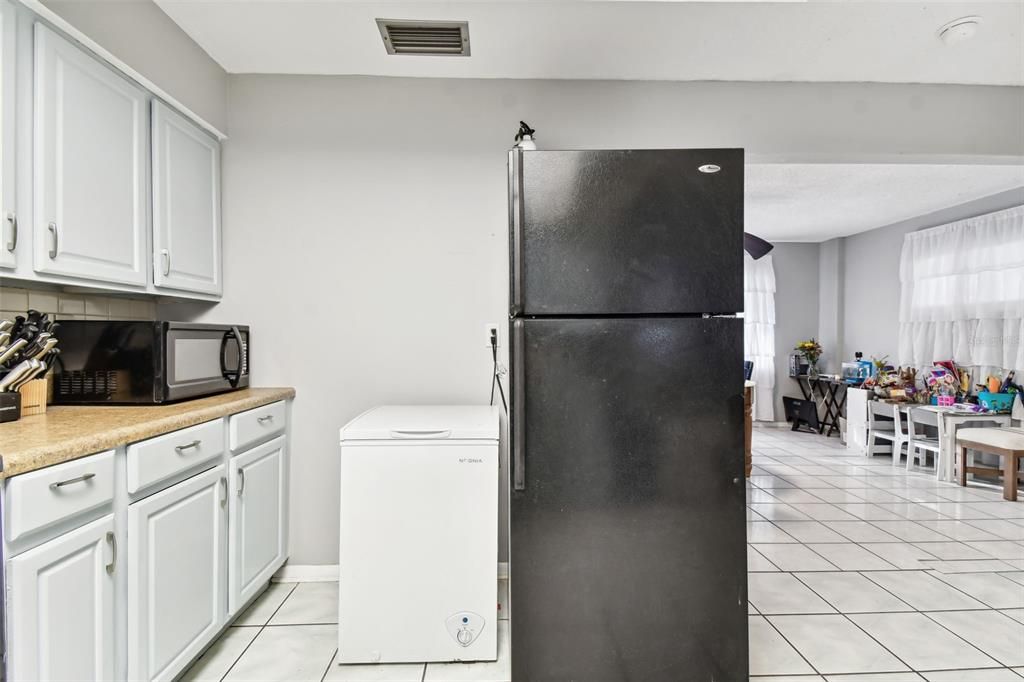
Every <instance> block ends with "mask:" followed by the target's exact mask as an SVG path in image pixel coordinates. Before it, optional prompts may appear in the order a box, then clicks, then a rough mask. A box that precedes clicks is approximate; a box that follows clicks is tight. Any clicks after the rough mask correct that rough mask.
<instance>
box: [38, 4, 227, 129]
mask: <svg viewBox="0 0 1024 682" xmlns="http://www.w3.org/2000/svg"><path fill="white" fill-rule="evenodd" d="M42 2H43V4H45V5H46V6H47V7H49V8H50V9H51V10H53V11H54V12H56V13H57V14H59V15H60V16H61V17H62V18H63V19H64V20H65V21H67V22H68V23H70V24H71V25H72V26H74V27H75V28H77V29H78V30H80V31H81V32H82V33H84V34H86V35H87V36H89V37H90V38H92V39H93V40H95V41H96V42H97V43H99V44H100V45H102V46H103V47H104V48H106V49H107V50H109V51H110V52H111V53H113V54H114V55H116V56H117V57H118V58H119V59H121V60H122V61H124V62H125V63H126V64H128V65H129V66H131V67H132V68H133V69H135V70H136V71H138V72H139V73H141V74H142V75H143V76H145V77H146V78H148V79H150V80H151V81H153V82H154V83H156V84H157V85H159V86H160V87H161V88H163V89H164V90H166V91H167V92H168V93H170V94H171V95H172V96H173V97H175V98H177V99H178V100H179V101H180V102H181V103H182V104H184V105H185V106H187V107H189V108H190V109H192V111H194V112H195V113H196V114H198V115H199V116H201V117H203V118H204V119H206V121H207V122H209V123H210V124H211V125H213V126H214V127H216V128H218V129H219V130H220V131H221V132H224V133H226V132H227V118H228V116H227V73H225V71H224V69H222V68H221V67H220V65H219V64H217V62H215V61H214V60H213V59H211V58H210V56H209V55H208V54H206V52H205V51H204V50H203V49H202V48H201V47H199V45H197V44H196V43H195V41H193V40H192V38H190V37H189V36H188V34H186V33H185V32H184V31H182V30H181V28H180V27H179V26H178V25H177V24H176V23H174V21H173V20H172V19H171V18H170V17H168V16H167V15H166V14H164V12H163V10H161V9H160V8H159V7H157V6H156V4H155V3H153V0H42Z"/></svg>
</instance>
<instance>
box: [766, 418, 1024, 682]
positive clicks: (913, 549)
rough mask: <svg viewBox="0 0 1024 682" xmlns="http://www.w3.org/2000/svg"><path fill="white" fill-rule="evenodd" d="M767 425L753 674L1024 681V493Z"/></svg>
mask: <svg viewBox="0 0 1024 682" xmlns="http://www.w3.org/2000/svg"><path fill="white" fill-rule="evenodd" d="M754 434H755V435H754V470H753V475H752V476H751V478H750V481H749V483H748V486H747V502H748V512H747V542H748V543H749V544H748V557H749V560H748V585H749V589H750V614H751V615H750V674H751V679H752V680H757V681H758V682H769V681H771V682H782V681H783V680H803V681H807V682H810V681H812V680H813V681H817V682H822V681H827V682H838V681H840V680H841V681H843V682H853V681H858V682H883V681H884V682H889V681H893V682H902V681H904V680H906V681H907V682H909V681H911V680H916V681H917V682H921V681H922V680H928V681H930V682H954V681H955V682H1001V681H1003V680H1017V682H1021V680H1022V679H1024V501H1019V502H1005V501H1003V500H1002V498H1001V493H1000V492H999V491H998V490H995V489H992V488H981V487H974V486H970V487H967V488H961V487H959V486H956V485H953V484H947V483H938V482H937V481H936V480H935V478H934V476H933V475H932V474H931V473H930V472H927V471H914V472H910V473H908V472H907V471H906V470H905V469H904V468H903V467H902V466H901V467H895V468H894V467H893V466H892V459H891V457H888V456H876V457H875V458H874V459H866V458H863V457H860V456H857V455H854V454H852V453H850V452H848V451H847V450H846V449H845V448H844V447H843V446H842V445H841V444H840V443H839V442H838V440H837V439H835V438H831V439H825V438H822V437H820V436H815V435H811V434H803V433H792V432H790V431H788V430H786V429H775V428H758V429H755V432H754Z"/></svg>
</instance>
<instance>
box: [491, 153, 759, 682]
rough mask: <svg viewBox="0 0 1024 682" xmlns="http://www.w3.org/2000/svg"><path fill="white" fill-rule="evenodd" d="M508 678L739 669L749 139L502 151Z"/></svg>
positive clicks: (705, 673)
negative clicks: (507, 354)
mask: <svg viewBox="0 0 1024 682" xmlns="http://www.w3.org/2000/svg"><path fill="white" fill-rule="evenodd" d="M509 194H510V196H509V199H510V206H509V222H510V229H511V235H510V237H511V241H510V243H511V272H512V282H511V292H510V311H511V315H512V320H511V329H510V339H511V349H512V412H511V432H512V435H511V438H512V439H511V445H512V466H511V477H512V480H511V490H512V492H511V537H510V539H511V549H510V556H509V560H510V564H511V565H510V578H511V585H512V586H513V594H512V598H513V599H514V607H513V609H514V611H515V621H516V622H515V627H514V628H513V629H512V646H511V656H512V679H513V681H514V682H543V681H548V680H550V681H552V682H553V681H555V680H558V681H563V680H579V681H583V680H585V681H587V682H622V681H624V680H644V681H645V682H656V681H659V680H665V681H666V682H667V681H672V682H676V681H678V680H718V681H733V680H735V681H739V680H744V681H745V680H746V679H747V673H748V663H747V573H746V545H745V542H746V539H745V516H744V503H745V501H744V500H745V490H744V488H745V486H744V477H743V429H744V426H743V370H742V363H743V321H742V319H739V318H737V317H736V316H735V315H736V313H738V312H740V311H742V309H743V151H742V150H740V149H678V150H642V151H522V150H513V151H511V152H510V155H509Z"/></svg>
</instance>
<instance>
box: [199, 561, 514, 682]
mask: <svg viewBox="0 0 1024 682" xmlns="http://www.w3.org/2000/svg"><path fill="white" fill-rule="evenodd" d="M507 595H508V583H507V582H506V581H504V580H500V581H498V602H499V612H500V614H501V615H500V616H499V620H498V661H497V662H492V663H449V664H439V663H429V664H423V663H418V664H415V665H346V666H340V665H336V664H335V662H334V657H335V655H336V654H337V652H338V583H336V582H318V583H273V584H271V585H270V587H269V588H268V589H267V590H266V591H265V592H264V593H263V594H262V595H260V597H259V598H257V600H256V601H255V602H253V604H252V605H251V606H250V607H249V608H248V609H246V611H245V612H244V613H242V614H241V615H240V616H239V617H238V618H236V619H235V622H234V623H233V624H232V626H231V627H230V628H228V629H227V631H226V632H225V633H224V634H223V635H221V637H220V639H218V640H217V641H216V642H214V644H213V646H211V647H210V648H209V649H208V650H207V651H206V653H205V654H203V656H202V657H201V658H200V659H199V660H198V661H196V662H195V664H194V665H193V666H192V667H191V668H190V669H189V670H188V671H187V672H186V673H185V675H184V677H183V678H182V679H183V680H230V681H235V680H245V681H253V682H255V681H259V682H268V681H271V680H295V681H299V680H314V681H315V680H326V681H333V682H375V681H385V682H461V681H463V680H467V681H468V680H471V681H473V682H508V680H510V679H511V667H510V666H511V663H510V660H509V655H508V641H509V639H508V638H509V632H508V620H506V617H507V615H508V613H509V609H508V604H507V603H506V601H507Z"/></svg>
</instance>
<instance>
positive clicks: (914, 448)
mask: <svg viewBox="0 0 1024 682" xmlns="http://www.w3.org/2000/svg"><path fill="white" fill-rule="evenodd" d="M919 425H921V426H924V425H928V426H934V427H936V428H938V426H939V420H938V417H937V416H936V415H935V413H934V412H929V411H928V410H915V409H914V408H913V407H911V408H910V409H908V410H907V432H908V438H909V442H908V444H907V471H910V469H911V468H912V467H913V466H914V463H915V462H917V463H918V464H920V466H922V467H927V466H928V453H929V452H930V453H932V454H933V455H934V458H935V466H936V468H937V467H938V466H939V452H940V446H939V439H938V438H937V437H936V438H932V437H931V436H927V435H925V434H923V433H918V430H917V427H918V426H919Z"/></svg>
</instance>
